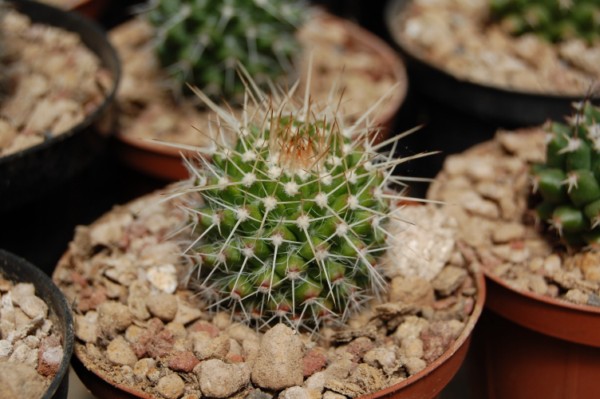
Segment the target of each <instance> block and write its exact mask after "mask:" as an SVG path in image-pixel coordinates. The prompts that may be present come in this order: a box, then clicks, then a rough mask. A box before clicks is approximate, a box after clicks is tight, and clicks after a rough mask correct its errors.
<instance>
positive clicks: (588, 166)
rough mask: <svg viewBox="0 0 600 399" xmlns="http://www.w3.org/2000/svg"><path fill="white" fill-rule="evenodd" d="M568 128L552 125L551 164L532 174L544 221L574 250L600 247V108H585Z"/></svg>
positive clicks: (548, 160) (581, 105)
mask: <svg viewBox="0 0 600 399" xmlns="http://www.w3.org/2000/svg"><path fill="white" fill-rule="evenodd" d="M576 108H577V112H576V113H575V115H574V116H573V117H571V118H570V119H569V123H568V125H565V124H562V123H556V122H553V123H550V124H549V125H548V129H547V131H548V140H547V147H546V162H545V163H544V164H540V165H535V166H534V167H533V169H532V174H533V183H534V191H536V192H539V194H541V197H542V199H543V201H542V202H541V203H540V204H539V205H538V206H537V213H538V215H539V217H540V219H542V220H546V221H548V223H549V224H550V226H551V227H552V228H553V229H554V230H556V232H558V234H559V235H560V237H561V238H562V239H563V241H564V243H565V244H567V245H568V246H576V245H580V244H588V245H591V246H597V245H600V108H598V107H594V106H593V105H592V104H591V103H589V102H585V103H579V104H577V105H576Z"/></svg>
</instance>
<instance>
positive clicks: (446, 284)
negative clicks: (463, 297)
mask: <svg viewBox="0 0 600 399" xmlns="http://www.w3.org/2000/svg"><path fill="white" fill-rule="evenodd" d="M467 277H468V273H467V271H466V270H465V269H464V268H462V267H456V266H446V267H445V268H444V269H443V270H442V271H441V272H440V273H439V274H438V275H437V276H436V277H435V279H433V281H432V282H431V285H432V286H433V289H434V290H435V291H436V292H438V293H439V294H440V295H442V296H449V295H451V294H452V293H453V292H454V291H456V289H457V288H458V287H460V286H461V285H462V284H463V282H464V281H465V280H466V278H467Z"/></svg>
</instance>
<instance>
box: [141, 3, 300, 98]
mask: <svg viewBox="0 0 600 399" xmlns="http://www.w3.org/2000/svg"><path fill="white" fill-rule="evenodd" d="M305 14H306V10H305V7H304V3H303V2H302V1H298V0H292V1H288V0H153V1H151V2H150V5H149V9H148V11H147V14H146V15H147V17H148V19H149V21H150V22H151V23H152V24H153V25H154V26H155V27H156V29H157V38H156V51H157V54H158V57H159V59H160V61H161V63H162V65H163V66H164V67H166V68H167V70H168V71H169V72H170V75H171V76H172V77H173V78H174V82H175V84H174V86H175V89H176V90H179V91H181V90H183V88H184V86H185V84H186V83H189V84H191V85H194V86H197V87H200V88H202V90H203V91H204V92H205V93H207V94H209V95H210V96H211V97H212V98H227V99H229V100H235V99H240V96H241V95H242V94H243V91H244V86H243V84H242V82H241V81H240V80H239V79H237V74H236V69H237V65H238V63H240V64H242V65H244V66H245V68H246V69H247V70H248V71H249V72H250V74H251V75H252V76H253V78H254V80H255V81H256V82H257V83H258V84H260V85H264V84H266V83H268V82H269V81H275V80H277V79H278V78H280V77H282V76H284V75H285V74H286V72H290V71H291V70H292V67H291V65H292V58H293V57H294V56H295V55H297V54H298V53H299V51H300V50H299V49H300V45H299V43H298V42H297V40H296V37H295V32H296V30H297V28H298V27H299V26H300V25H301V23H302V21H303V17H304V15H305Z"/></svg>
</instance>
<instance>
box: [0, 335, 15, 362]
mask: <svg viewBox="0 0 600 399" xmlns="http://www.w3.org/2000/svg"><path fill="white" fill-rule="evenodd" d="M12 350H13V346H12V343H11V342H10V341H9V340H6V339H0V360H5V359H7V358H8V357H9V356H10V354H11V352H12Z"/></svg>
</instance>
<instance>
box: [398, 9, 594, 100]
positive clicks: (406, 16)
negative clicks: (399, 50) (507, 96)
mask: <svg viewBox="0 0 600 399" xmlns="http://www.w3.org/2000/svg"><path fill="white" fill-rule="evenodd" d="M406 3H408V4H407V6H406V9H405V11H404V12H402V13H400V14H399V15H397V16H396V17H395V22H394V24H393V26H394V28H393V29H394V32H393V35H394V37H395V38H396V40H398V42H399V43H401V44H402V46H403V47H405V48H406V49H407V50H408V51H409V52H410V53H411V54H414V55H415V56H416V57H418V58H420V59H422V60H424V61H425V62H428V63H431V64H433V65H434V66H436V67H437V68H440V69H442V70H444V71H447V72H448V73H450V74H452V75H453V76H456V77H458V78H459V79H464V80H468V81H472V82H476V83H480V84H484V85H489V86H495V87H499V88H503V89H508V90H515V91H520V92H531V93H543V94H552V95H563V96H567V95H571V96H573V95H583V94H585V93H587V92H588V90H589V88H590V85H591V84H593V83H594V82H595V83H598V80H599V78H600V42H598V41H596V42H595V43H592V44H588V43H586V42H585V41H583V40H580V39H570V40H566V41H564V42H561V43H558V44H553V43H550V42H548V41H545V40H543V39H541V38H540V37H538V36H536V35H534V34H525V35H522V36H519V37H514V36H512V35H510V34H509V33H507V32H505V31H504V30H503V29H502V28H501V27H500V26H499V24H494V23H490V22H489V0H452V1H448V0H414V1H409V2H406Z"/></svg>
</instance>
